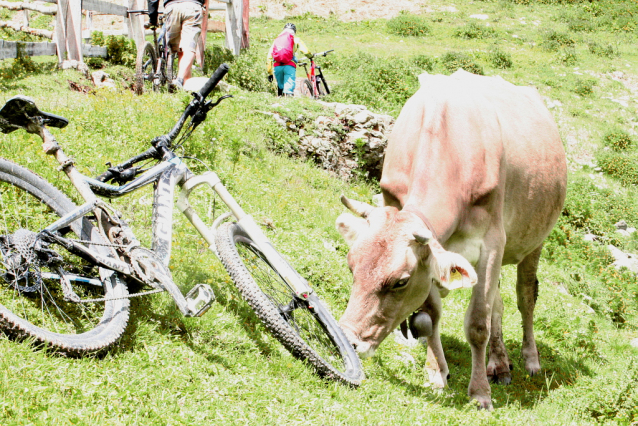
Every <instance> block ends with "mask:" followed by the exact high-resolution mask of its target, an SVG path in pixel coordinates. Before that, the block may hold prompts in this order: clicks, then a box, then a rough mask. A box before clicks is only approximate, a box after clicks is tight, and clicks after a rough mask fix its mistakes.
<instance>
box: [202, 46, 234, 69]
mask: <svg viewBox="0 0 638 426" xmlns="http://www.w3.org/2000/svg"><path fill="white" fill-rule="evenodd" d="M234 60H235V55H233V52H231V51H230V49H226V48H225V47H222V46H219V45H214V46H212V47H210V48H207V49H206V50H205V51H204V74H206V75H208V74H209V73H210V72H213V71H215V70H216V69H217V68H219V66H220V65H221V64H223V63H228V64H230V63H232V62H233V61H234Z"/></svg>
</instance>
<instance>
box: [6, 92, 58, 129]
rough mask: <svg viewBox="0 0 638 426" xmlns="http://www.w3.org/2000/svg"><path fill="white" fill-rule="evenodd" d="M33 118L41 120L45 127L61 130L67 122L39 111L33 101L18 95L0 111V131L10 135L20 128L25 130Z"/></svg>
mask: <svg viewBox="0 0 638 426" xmlns="http://www.w3.org/2000/svg"><path fill="white" fill-rule="evenodd" d="M35 117H39V118H41V119H42V122H43V123H44V125H46V126H53V127H59V128H63V127H66V125H67V124H69V120H67V119H66V118H64V117H60V116H59V115H55V114H51V113H48V112H44V111H40V110H39V109H38V107H37V106H36V105H35V102H34V101H33V99H31V98H28V97H26V96H22V95H18V96H14V97H13V98H11V99H9V100H8V101H7V103H6V104H4V106H3V107H2V109H0V130H1V131H2V133H11V132H13V131H14V130H18V129H20V128H22V129H26V128H27V127H28V126H29V123H31V122H32V121H33V119H34V118H35Z"/></svg>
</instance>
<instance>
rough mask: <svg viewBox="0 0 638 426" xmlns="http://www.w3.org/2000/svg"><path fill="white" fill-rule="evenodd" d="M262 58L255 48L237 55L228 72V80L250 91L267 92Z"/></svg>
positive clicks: (267, 85)
mask: <svg viewBox="0 0 638 426" xmlns="http://www.w3.org/2000/svg"><path fill="white" fill-rule="evenodd" d="M263 69H264V66H263V58H262V56H261V55H259V54H258V52H257V50H256V49H252V50H245V51H243V52H242V53H241V55H239V56H237V57H236V58H235V60H234V62H233V63H232V67H231V68H230V71H229V72H228V82H229V83H231V84H235V85H237V86H239V87H241V88H242V89H244V90H249V91H251V92H268V91H269V84H268V80H267V79H266V71H263Z"/></svg>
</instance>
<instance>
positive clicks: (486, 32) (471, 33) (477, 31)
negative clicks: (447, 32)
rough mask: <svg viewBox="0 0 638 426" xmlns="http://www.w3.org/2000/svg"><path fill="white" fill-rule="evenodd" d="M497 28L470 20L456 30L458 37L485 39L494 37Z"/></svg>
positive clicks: (455, 33)
mask: <svg viewBox="0 0 638 426" xmlns="http://www.w3.org/2000/svg"><path fill="white" fill-rule="evenodd" d="M495 34H496V30H494V28H492V27H488V26H486V25H481V24H479V23H477V22H470V23H468V24H467V25H465V26H464V27H462V28H459V29H457V30H456V31H455V32H454V35H455V36H456V37H460V38H465V39H483V38H489V37H494V35H495Z"/></svg>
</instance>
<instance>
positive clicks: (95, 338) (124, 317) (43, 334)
mask: <svg viewBox="0 0 638 426" xmlns="http://www.w3.org/2000/svg"><path fill="white" fill-rule="evenodd" d="M74 208H75V205H74V204H73V202H72V201H71V200H69V199H68V198H67V197H66V196H65V195H64V194H63V193H62V192H60V191H59V190H58V189H57V188H55V187H54V186H52V185H51V184H49V183H48V182H47V181H45V180H44V179H42V178H41V177H39V176H37V175H36V174H34V173H32V172H31V171H29V170H27V169H24V168H22V167H20V166H18V165H17V164H14V163H12V162H10V161H8V160H4V159H1V158H0V330H2V331H4V332H5V333H6V334H7V335H10V336H12V337H16V338H26V339H32V340H33V341H34V342H35V343H36V344H38V345H43V346H47V347H51V348H54V349H56V350H59V351H61V352H64V353H67V354H70V355H82V354H85V353H91V352H97V351H100V350H102V349H104V348H106V347H108V346H109V345H111V344H113V343H114V342H115V341H117V339H118V338H119V337H120V336H121V335H122V333H123V332H124V329H125V328H126V324H127V322H128V318H129V300H128V298H126V297H127V295H128V290H127V288H126V285H125V283H124V282H123V281H121V280H120V279H119V277H118V275H117V274H116V273H113V272H112V271H107V270H105V269H103V268H98V267H97V266H96V265H93V264H90V263H88V262H86V261H84V260H83V259H80V258H78V257H77V256H75V255H73V254H71V253H69V252H68V251H66V250H65V249H64V248H63V247H61V246H59V245H57V244H54V243H52V242H51V241H47V240H46V239H43V238H42V236H41V234H40V233H39V231H40V230H41V229H43V228H44V227H46V226H47V225H50V224H51V223H53V222H54V221H55V220H57V219H58V218H59V217H60V216H62V215H63V214H65V213H67V212H69V211H71V210H73V209H74ZM60 234H63V236H64V237H65V238H69V239H71V238H73V239H80V240H84V241H90V242H91V243H88V242H87V243H86V244H89V246H90V247H91V248H93V249H96V250H98V249H100V248H101V249H105V247H103V246H99V247H96V246H94V245H93V244H104V243H107V241H106V240H105V239H104V238H102V236H101V234H100V232H99V231H98V229H97V228H96V227H95V226H93V225H92V224H91V223H90V222H89V220H87V219H86V218H82V219H79V220H76V221H75V222H73V223H72V224H71V225H70V226H69V227H68V228H67V229H63V230H61V231H60ZM103 298H106V299H114V300H108V301H102V302H94V303H78V299H80V300H81V299H84V300H86V299H103Z"/></svg>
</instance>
